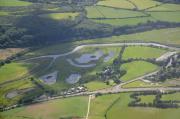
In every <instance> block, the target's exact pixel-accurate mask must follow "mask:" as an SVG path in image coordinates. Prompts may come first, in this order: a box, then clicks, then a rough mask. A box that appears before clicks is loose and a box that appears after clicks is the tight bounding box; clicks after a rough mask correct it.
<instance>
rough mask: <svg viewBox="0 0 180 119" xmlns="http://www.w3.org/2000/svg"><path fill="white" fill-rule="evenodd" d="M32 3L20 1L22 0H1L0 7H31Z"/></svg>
mask: <svg viewBox="0 0 180 119" xmlns="http://www.w3.org/2000/svg"><path fill="white" fill-rule="evenodd" d="M31 4H32V3H30V2H25V1H20V0H0V6H7V7H11V6H28V5H31Z"/></svg>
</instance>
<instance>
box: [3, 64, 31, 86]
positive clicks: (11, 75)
mask: <svg viewBox="0 0 180 119" xmlns="http://www.w3.org/2000/svg"><path fill="white" fill-rule="evenodd" d="M32 67H33V65H32V64H28V63H10V64H6V65H4V66H2V67H1V68H0V83H3V82H7V81H11V80H15V79H18V78H21V77H22V76H24V75H26V74H28V73H29V71H30V69H31V68H32Z"/></svg>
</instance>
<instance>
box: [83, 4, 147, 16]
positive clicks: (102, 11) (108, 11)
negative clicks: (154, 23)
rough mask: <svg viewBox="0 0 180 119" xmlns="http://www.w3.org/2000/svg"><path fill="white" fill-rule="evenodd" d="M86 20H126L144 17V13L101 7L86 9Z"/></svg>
mask: <svg viewBox="0 0 180 119" xmlns="http://www.w3.org/2000/svg"><path fill="white" fill-rule="evenodd" d="M86 10H87V17H88V18H127V17H138V16H145V14H144V13H142V12H138V11H131V10H124V9H115V8H109V7H103V6H90V7H86Z"/></svg>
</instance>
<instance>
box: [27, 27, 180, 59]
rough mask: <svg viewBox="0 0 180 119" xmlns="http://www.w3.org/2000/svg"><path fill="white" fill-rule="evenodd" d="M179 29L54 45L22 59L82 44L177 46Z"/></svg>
mask: <svg viewBox="0 0 180 119" xmlns="http://www.w3.org/2000/svg"><path fill="white" fill-rule="evenodd" d="M179 33H180V27H177V28H166V29H158V30H152V31H145V32H140V33H134V34H128V35H121V36H112V37H107V38H97V39H93V40H91V39H89V40H88V39H87V40H82V41H75V42H71V43H64V44H55V45H50V46H47V47H46V48H41V49H38V50H36V51H33V52H29V53H27V54H26V55H25V56H24V57H25V58H29V57H35V56H40V55H49V54H60V53H66V52H69V51H71V50H73V49H74V48H75V47H76V46H78V45H82V44H93V43H117V42H124V41H127V42H130V41H139V40H141V41H145V42H157V43H163V44H171V45H179V44H180V40H179V39H180V35H178V34H179Z"/></svg>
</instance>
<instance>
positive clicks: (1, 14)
mask: <svg viewBox="0 0 180 119" xmlns="http://www.w3.org/2000/svg"><path fill="white" fill-rule="evenodd" d="M7 15H9V12H4V11H0V16H7Z"/></svg>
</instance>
